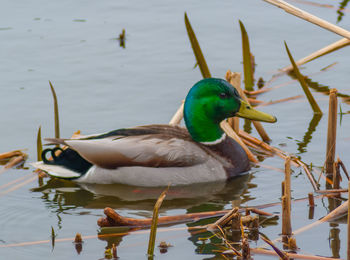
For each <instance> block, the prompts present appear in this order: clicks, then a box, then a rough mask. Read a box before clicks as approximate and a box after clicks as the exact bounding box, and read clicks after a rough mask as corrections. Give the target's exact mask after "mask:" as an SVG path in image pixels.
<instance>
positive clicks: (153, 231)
mask: <svg viewBox="0 0 350 260" xmlns="http://www.w3.org/2000/svg"><path fill="white" fill-rule="evenodd" d="M168 190H169V186H168V188H166V189H165V190H164V191H163V192H162V193H161V194H160V196H159V198H158V200H157V202H156V204H155V205H154V209H153V216H152V225H151V231H150V233H149V242H148V250H147V255H148V257H151V258H153V255H154V247H155V243H156V235H157V225H158V214H159V208H160V206H161V205H162V203H163V200H164V198H165V196H166V194H167V192H168Z"/></svg>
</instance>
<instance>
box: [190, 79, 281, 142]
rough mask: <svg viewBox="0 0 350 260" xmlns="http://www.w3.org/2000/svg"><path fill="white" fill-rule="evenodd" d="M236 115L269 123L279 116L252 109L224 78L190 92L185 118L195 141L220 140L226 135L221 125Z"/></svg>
mask: <svg viewBox="0 0 350 260" xmlns="http://www.w3.org/2000/svg"><path fill="white" fill-rule="evenodd" d="M233 116H238V117H243V118H248V119H252V120H257V121H263V122H270V123H274V122H276V121H277V120H276V117H274V116H272V115H269V114H266V113H263V112H260V111H258V110H256V109H254V108H252V107H251V106H250V105H249V104H247V103H246V102H245V101H244V100H242V99H241V97H240V96H239V94H238V92H237V90H236V89H235V88H233V87H232V85H231V84H229V83H228V82H227V81H225V80H222V79H215V78H208V79H203V80H201V81H199V82H197V83H196V84H195V85H194V86H193V87H192V88H191V90H190V91H189V92H188V94H187V97H186V100H185V105H184V119H185V123H186V127H187V129H188V131H189V132H190V134H191V136H192V138H193V139H194V140H195V141H197V142H204V143H210V142H215V141H217V140H218V139H220V138H221V137H222V135H223V131H222V130H221V128H220V122H221V121H222V120H224V119H226V118H229V117H233Z"/></svg>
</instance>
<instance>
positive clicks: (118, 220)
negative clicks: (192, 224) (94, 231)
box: [97, 207, 228, 227]
mask: <svg viewBox="0 0 350 260" xmlns="http://www.w3.org/2000/svg"><path fill="white" fill-rule="evenodd" d="M227 212H228V211H227V210H223V211H210V212H200V213H190V214H182V215H176V216H164V217H159V218H158V224H159V225H163V224H171V223H181V222H188V221H196V220H199V219H203V218H209V217H219V216H223V215H224V214H226V213H227ZM104 213H105V214H106V216H107V218H100V219H99V220H98V221H97V224H98V225H99V226H100V227H108V226H132V227H149V226H150V225H151V223H152V219H151V218H145V219H135V218H127V217H123V216H120V215H119V214H118V213H117V212H115V211H114V210H113V209H111V208H108V207H107V208H105V209H104Z"/></svg>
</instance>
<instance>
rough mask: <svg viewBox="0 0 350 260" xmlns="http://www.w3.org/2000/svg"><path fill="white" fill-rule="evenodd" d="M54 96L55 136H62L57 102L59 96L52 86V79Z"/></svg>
mask: <svg viewBox="0 0 350 260" xmlns="http://www.w3.org/2000/svg"><path fill="white" fill-rule="evenodd" d="M49 84H50V88H51V92H52V96H53V103H54V112H55V137H56V138H60V123H59V117H58V104H57V96H56V92H55V89H54V87H53V86H52V83H51V81H49Z"/></svg>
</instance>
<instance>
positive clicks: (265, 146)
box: [239, 130, 300, 168]
mask: <svg viewBox="0 0 350 260" xmlns="http://www.w3.org/2000/svg"><path fill="white" fill-rule="evenodd" d="M239 135H240V137H242V138H244V139H246V140H248V141H250V142H252V143H253V144H256V145H258V146H259V147H261V148H263V149H264V150H266V151H269V152H272V153H273V154H276V155H277V156H279V157H280V158H282V159H283V160H286V158H287V155H284V153H285V152H284V151H282V150H280V149H278V148H276V147H273V146H270V145H268V144H267V143H265V142H264V141H261V140H259V139H257V138H255V137H253V136H251V135H250V134H248V133H247V132H245V131H243V130H240V131H239ZM295 161H296V159H295V158H293V160H292V161H291V163H292V165H293V166H295V167H299V166H300V165H299V163H297V162H295ZM263 167H265V166H263ZM265 168H267V167H265Z"/></svg>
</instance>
